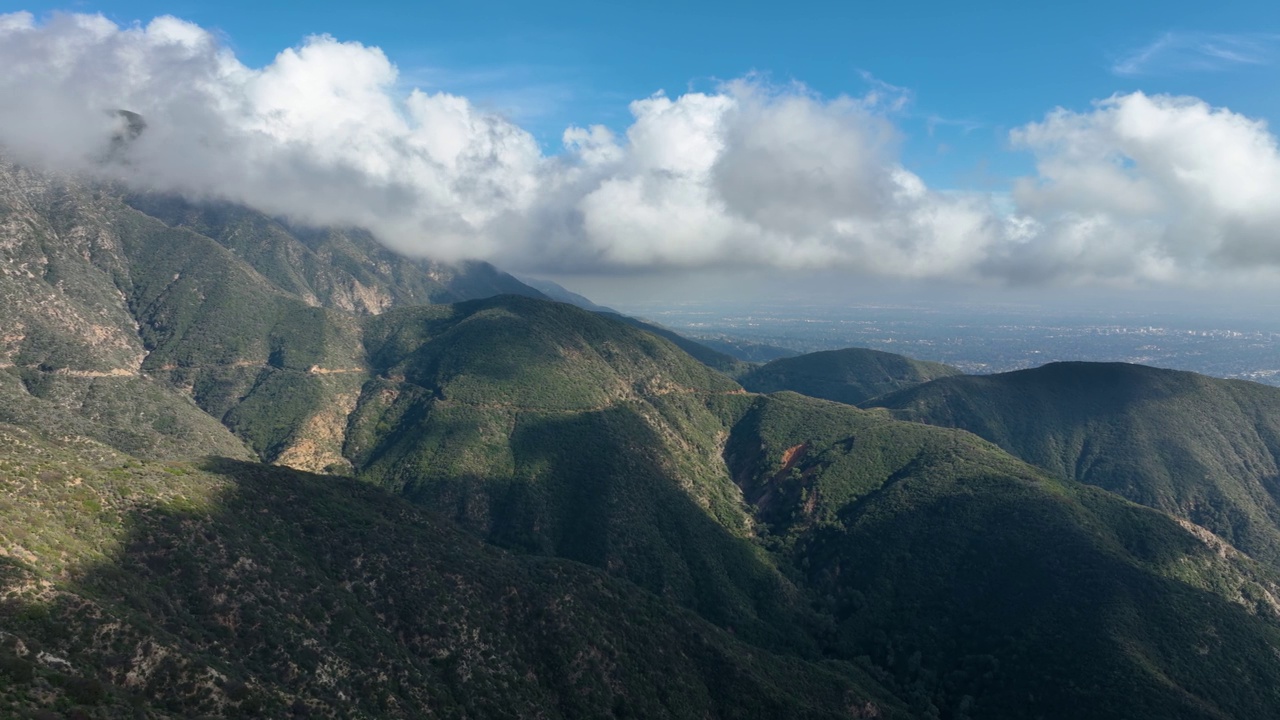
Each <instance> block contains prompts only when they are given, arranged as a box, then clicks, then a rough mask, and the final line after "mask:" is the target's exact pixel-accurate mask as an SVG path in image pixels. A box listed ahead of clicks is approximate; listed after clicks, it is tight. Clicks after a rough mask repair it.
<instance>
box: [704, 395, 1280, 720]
mask: <svg viewBox="0 0 1280 720" xmlns="http://www.w3.org/2000/svg"><path fill="white" fill-rule="evenodd" d="M729 400H732V398H730V399H729ZM744 401H745V402H749V407H748V408H747V410H746V412H745V413H744V414H743V415H742V416H741V419H740V420H739V421H738V422H737V423H736V425H735V427H734V429H733V432H732V435H731V436H730V438H729V440H728V443H727V447H726V458H727V460H728V462H729V465H730V467H731V469H732V470H733V472H734V476H735V478H737V480H738V482H739V483H740V484H741V485H742V487H743V489H744V493H745V494H746V496H747V498H748V499H749V500H751V501H752V502H753V504H754V505H755V507H756V508H757V509H758V515H759V517H760V519H761V521H762V523H764V528H765V529H767V533H764V534H763V537H764V538H765V542H766V544H767V545H769V546H770V547H772V548H774V551H775V553H777V555H778V556H779V557H780V558H783V559H785V561H786V562H788V563H789V564H790V566H791V567H792V568H794V572H795V573H796V577H797V582H798V584H800V585H801V586H802V587H805V588H806V589H807V590H808V591H809V592H810V593H812V597H813V598H814V602H815V603H816V606H817V607H819V608H821V609H822V611H823V613H824V614H825V615H827V616H828V617H830V619H831V621H832V622H833V623H834V625H833V626H832V627H831V628H830V629H829V634H828V635H827V638H828V643H829V652H832V653H836V654H838V655H840V656H843V657H850V658H860V660H859V662H862V663H864V664H866V666H868V667H872V668H874V669H875V671H876V672H878V673H881V674H880V675H878V677H880V678H881V679H882V681H883V682H885V683H886V684H888V685H889V686H890V687H891V688H892V689H894V690H895V691H896V692H898V693H899V695H900V697H902V698H903V699H904V700H905V701H907V702H908V703H909V704H910V706H911V708H912V710H913V711H914V712H916V713H917V714H918V716H919V717H942V718H951V719H957V720H958V719H960V718H1026V717H1041V718H1061V719H1062V720H1070V719H1073V718H1083V717H1087V718H1115V719H1116V720H1122V719H1123V720H1133V719H1134V718H1152V719H1153V720H1154V719H1155V718H1169V717H1179V718H1206V719H1207V718H1248V717H1260V716H1265V715H1268V714H1273V713H1275V712H1277V711H1278V709H1280V689H1277V687H1276V686H1275V684H1274V683H1275V682H1276V681H1277V679H1280V665H1278V664H1277V663H1276V661H1275V657H1276V651H1277V648H1280V644H1278V643H1280V632H1278V626H1277V617H1278V616H1280V615H1278V613H1280V603H1278V602H1277V600H1276V597H1277V594H1278V591H1280V588H1277V585H1276V580H1275V574H1274V573H1273V572H1272V571H1271V570H1269V569H1267V568H1265V567H1263V566H1260V565H1258V564H1257V563H1255V562H1253V561H1252V560H1250V559H1249V558H1247V557H1245V556H1243V555H1241V554H1239V553H1236V552H1234V551H1232V550H1230V549H1227V548H1225V547H1224V546H1223V545H1222V544H1221V542H1220V541H1217V540H1216V538H1213V537H1212V536H1209V535H1208V534H1207V533H1203V532H1202V531H1198V532H1199V534H1197V531H1196V529H1195V528H1185V527H1184V526H1183V525H1180V524H1179V523H1178V522H1177V521H1175V520H1174V519H1173V518H1170V517H1168V516H1166V515H1163V514H1161V513H1159V512H1157V511H1154V510H1150V509H1147V508H1143V507H1140V506H1137V505H1134V504H1132V503H1129V502H1127V501H1125V500H1122V499H1120V498H1118V497H1116V496H1115V495H1112V494H1110V493H1106V492H1104V491H1102V490H1098V489H1096V488H1090V487H1087V486H1083V485H1079V484H1076V483H1073V482H1071V481H1058V480H1053V479H1050V478H1048V477H1047V476H1045V475H1043V474H1042V473H1040V472H1039V471H1037V470H1034V469H1032V468H1030V467H1029V466H1027V465H1025V464H1022V463H1020V462H1018V461H1016V460H1014V459H1012V458H1010V457H1009V456H1008V455H1006V454H1005V453H1003V452H1001V451H1000V450H999V449H997V448H995V447H994V446H992V445H989V444H987V443H985V442H983V441H981V440H979V439H978V438H976V437H974V436H973V435H970V434H968V433H964V432H960V431H954V430H943V429H938V428H930V427H927V426H924V425H919V424H915V423H903V422H893V421H890V420H888V419H887V418H886V417H885V416H884V415H883V414H876V413H868V412H864V411H859V410H857V409H855V408H851V407H848V406H843V405H838V404H834V403H828V402H822V401H817V400H811V399H808V398H803V397H801V396H798V395H794V394H789V393H781V394H778V395H773V396H769V397H765V398H755V399H750V398H747V399H744ZM881 413H882V411H881Z"/></svg>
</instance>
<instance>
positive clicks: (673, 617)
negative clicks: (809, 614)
mask: <svg viewBox="0 0 1280 720" xmlns="http://www.w3.org/2000/svg"><path fill="white" fill-rule="evenodd" d="M0 498H3V501H2V503H0V550H2V551H3V552H2V553H0V628H3V633H2V634H0V715H3V716H4V717H15V718H16V717H41V718H43V717H59V718H61V717H89V718H135V717H162V718H185V717H196V716H200V717H245V718H249V717H303V716H306V717H380V718H381V717H385V718H416V717H425V716H447V717H453V716H467V717H531V716H538V717H547V718H600V717H618V718H622V717H672V718H681V717H684V718H702V717H781V716H786V717H803V718H843V717H850V715H849V712H850V708H855V709H861V710H862V711H865V712H864V713H863V715H861V716H862V717H884V718H891V717H906V716H905V715H904V714H901V713H899V712H898V711H897V710H896V708H897V704H896V702H895V701H894V700H893V699H892V698H890V697H887V696H885V694H884V693H883V691H878V690H876V685H875V683H874V682H872V681H869V680H867V679H865V678H864V677H861V676H860V675H859V673H857V672H856V671H852V670H850V669H848V668H843V669H841V668H828V667H824V666H823V665H821V664H815V663H812V662H805V661H802V660H799V659H796V658H794V657H780V656H774V655H770V654H768V653H766V652H763V651H761V650H758V649H756V648H752V647H750V646H748V645H746V644H744V643H742V642H741V641H739V640H737V639H735V638H733V636H732V635H731V634H729V633H727V632H725V631H722V630H719V629H716V628H714V627H713V626H711V625H709V624H708V623H707V622H706V621H703V620H700V619H699V618H697V617H696V616H695V615H693V614H691V613H688V612H686V611H681V610H679V609H678V608H676V607H675V606H673V605H671V604H670V603H668V602H665V601H663V600H661V599H659V598H657V597H655V596H652V595H649V594H647V593H644V592H642V591H640V590H638V589H637V588H635V587H634V586H632V585H630V584H628V583H625V582H619V581H616V580H613V579H610V578H609V577H608V576H606V575H605V574H603V573H601V572H599V571H595V570H591V569H589V568H587V567H585V566H583V565H580V564H577V563H571V562H564V561H556V560H548V559H537V558H528V559H522V558H520V557H518V556H514V555H511V554H509V553H507V552H504V551H502V550H498V549H496V548H493V547H492V546H489V545H486V544H484V543H482V542H481V541H479V540H476V539H474V538H473V537H471V536H469V535H468V534H466V533H464V532H461V531H459V530H458V529H456V528H455V527H453V525H452V524H451V523H450V522H449V521H447V520H445V519H443V518H441V517H440V516H438V515H435V514H432V513H428V512H424V511H422V510H420V509H418V508H415V507H414V506H412V505H410V504H408V503H406V502H405V501H403V500H400V499H398V498H396V497H393V496H391V495H389V494H387V493H385V492H382V491H380V490H378V489H376V488H374V487H371V486H370V485H368V484H363V483H357V482H353V481H350V480H344V479H340V478H333V477H326V476H317V475H308V474H306V473H299V472H296V471H291V470H287V469H282V468H274V467H270V466H263V465H257V464H252V463H245V462H238V461H231V460H210V461H207V462H205V463H203V464H202V465H200V466H198V467H197V466H192V465H189V464H184V463H165V464H153V463H144V462H138V461H136V460H134V459H132V458H130V457H128V456H123V455H120V454H117V453H115V452H113V451H111V450H110V449H109V448H106V447H105V446H101V445H97V444H95V443H92V442H83V441H81V442H72V443H63V442H53V441H49V440H47V439H43V438H40V437H38V436H36V435H34V434H32V433H30V432H27V431H24V430H20V429H17V428H13V427H10V426H0ZM38 709H44V710H47V711H51V712H55V713H56V715H28V714H27V713H28V712H33V711H36V710H38ZM858 716H859V715H854V717H858Z"/></svg>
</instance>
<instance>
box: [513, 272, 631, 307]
mask: <svg viewBox="0 0 1280 720" xmlns="http://www.w3.org/2000/svg"><path fill="white" fill-rule="evenodd" d="M520 282H522V283H524V284H525V285H528V286H529V287H531V288H533V289H534V290H537V291H538V292H540V293H542V294H543V295H546V296H547V297H549V298H551V299H552V300H555V301H556V302H562V303H569V304H570V305H576V306H578V307H580V308H582V309H583V310H590V311H591V312H601V313H613V314H614V315H617V314H619V313H618V311H617V310H614V309H613V308H611V307H605V306H604V305H599V304H597V303H594V302H592V301H591V299H590V298H588V297H586V296H583V295H579V294H578V293H576V292H574V291H572V290H570V289H568V288H566V287H564V286H563V285H561V284H559V283H554V282H551V281H550V280H541V279H538V278H530V277H521V278H520Z"/></svg>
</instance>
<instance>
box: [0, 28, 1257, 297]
mask: <svg viewBox="0 0 1280 720" xmlns="http://www.w3.org/2000/svg"><path fill="white" fill-rule="evenodd" d="M0 66H3V67H5V68H6V72H5V73H3V74H0V145H3V146H4V147H5V148H6V149H7V151H8V152H9V153H12V154H14V155H15V156H16V157H17V158H18V159H20V160H22V161H24V162H31V163H41V164H46V165H52V166H54V167H57V168H61V169H65V170H68V171H88V172H94V173H98V174H101V175H104V176H108V177H113V178H116V179H119V180H122V181H124V182H126V183H128V184H129V185H131V186H135V187H139V188H145V189H155V190H170V191H177V192H181V193H183V194H186V195H188V196H191V197H195V198H218V199H226V200H231V201H235V202H241V203H246V204H249V205H252V206H254V207H257V208H258V209H261V210H263V211H266V212H270V213H274V214H279V215H283V216H287V217H289V218H291V219H293V220H295V221H300V222H307V223H314V224H351V225H359V226H364V227H367V228H369V229H370V230H372V231H373V232H374V233H375V234H376V235H378V237H380V238H381V239H383V241H385V242H386V243H387V244H388V245H390V246H392V247H394V248H396V249H398V250H401V251H405V252H409V253H414V254H419V255H429V256H432V257H435V258H439V259H444V260H456V259H461V258H480V259H489V260H495V261H498V262H500V263H502V264H503V265H504V266H506V267H510V268H513V269H524V270H539V269H542V270H553V271H557V272H561V273H564V272H574V271H580V272H630V271H641V270H645V271H654V270H657V271H661V270H665V269H676V268H679V269H690V268H692V269H697V268H712V267H715V268H724V267H734V266H742V267H779V268H799V269H804V268H823V269H832V268H844V269H847V270H849V271H851V272H855V273H860V274H864V275H871V276H882V277H903V278H925V279H930V278H939V279H947V280H961V281H965V280H968V281H974V282H992V283H1058V284H1089V283H1106V284H1116V285H1125V284H1133V283H1147V282H1157V283H1183V282H1214V281H1220V280H1222V279H1223V278H1225V277H1230V278H1232V279H1242V278H1249V277H1252V278H1262V277H1270V276H1271V275H1272V274H1280V273H1277V271H1278V270H1280V234H1278V233H1277V232H1276V228H1280V222H1277V221H1280V204H1277V203H1275V202H1274V200H1272V198H1275V197H1278V196H1280V153H1278V152H1277V147H1276V138H1275V136H1274V135H1273V134H1272V133H1271V132H1270V131H1269V130H1268V128H1267V127H1266V126H1265V124H1264V123H1262V122H1259V121H1256V120H1252V119H1249V118H1247V117H1243V116H1241V115H1238V114H1235V113H1232V112H1231V111H1229V110H1226V109H1221V108H1213V107H1210V106H1209V105H1207V104H1206V103H1204V102H1202V101H1200V100H1197V99H1195V98H1186V97H1169V96H1147V95H1144V94H1142V93H1133V94H1130V95H1122V96H1115V97H1111V98H1109V99H1106V100H1102V101H1100V102H1097V103H1095V105H1094V106H1093V107H1092V108H1091V109H1090V110H1088V111H1086V112H1072V111H1068V110H1062V109H1058V110H1054V111H1052V112H1050V113H1049V114H1048V115H1047V116H1046V117H1045V118H1044V119H1043V120H1042V121H1040V122H1035V123H1031V124H1028V125H1025V126H1023V127H1020V128H1017V129H1015V130H1013V131H1012V132H1011V133H1010V138H1009V139H1010V144H1011V146H1012V148H1013V149H1014V150H1017V151H1021V152H1028V153H1030V154H1031V155H1032V156H1033V157H1034V158H1035V159H1036V174H1035V175H1034V176H1033V177H1026V178H1020V179H1017V180H1016V182H1015V183H1014V187H1013V192H1012V193H1011V195H1010V196H1008V197H1006V196H1003V195H1001V196H994V195H992V194H990V193H984V192H972V191H963V190H960V191H957V190H939V189H933V188H929V187H927V186H926V184H925V183H924V182H923V181H922V180H921V178H920V177H918V176H917V175H915V174H913V173H912V172H910V171H909V170H907V169H906V168H905V167H903V164H902V161H901V159H900V152H899V144H900V143H901V141H902V138H901V137H900V135H899V131H898V130H897V129H896V127H895V124H894V120H893V118H894V113H895V112H896V110H897V109H898V108H897V103H896V102H893V101H892V99H890V101H886V100H885V98H884V97H882V94H880V93H873V94H872V95H868V96H866V97H862V98H854V97H839V98H834V99H831V98H824V97H821V96H819V95H817V94H815V93H813V92H811V91H810V90H808V89H807V88H805V87H804V86H801V85H798V84H791V85H782V86H779V85H774V84H770V83H768V82H766V81H763V80H761V79H759V78H754V77H747V78H743V79H739V80H735V81H731V82H726V83H723V84H722V85H720V86H719V87H718V88H717V89H716V90H715V91H714V92H710V93H695V92H690V93H686V94H683V95H680V96H678V97H668V96H666V95H663V94H657V95H654V96H651V97H648V98H643V99H640V100H636V101H634V102H633V103H631V105H630V110H631V113H632V116H633V120H632V123H631V125H630V126H629V127H627V128H626V130H625V132H624V133H622V134H616V133H614V132H612V131H610V130H609V129H606V128H604V127H601V126H593V127H571V128H569V129H567V130H566V131H565V133H564V138H563V140H564V148H563V150H562V151H560V152H557V153H551V154H548V153H545V152H543V150H542V149H541V148H540V147H539V146H538V144H537V142H535V140H534V139H533V137H532V136H531V135H530V134H529V133H528V132H526V131H525V130H523V129H522V128H520V127H519V126H517V125H516V124H514V123H512V122H510V121H509V120H507V119H504V118H503V117H500V116H497V115H494V114H491V113H487V112H484V111H482V110H480V109H478V108H477V107H476V106H475V105H473V104H472V103H470V102H469V101H468V100H467V99H466V98H464V97H459V96H456V95H451V94H448V93H443V92H423V91H421V90H414V91H412V92H410V93H408V94H407V95H406V94H404V93H403V92H401V91H400V90H399V89H398V88H397V69H396V67H395V66H394V65H393V64H392V62H391V61H390V60H389V59H388V58H387V57H386V56H385V55H384V54H383V53H382V51H380V50H379V49H377V48H373V47H367V46H363V45H360V44H357V43H344V42H340V41H338V40H336V39H334V38H331V37H328V36H314V37H310V38H307V39H306V40H305V41H303V43H302V44H301V45H299V46H298V47H295V48H290V49H287V50H284V51H282V52H281V53H280V54H279V55H278V56H277V57H276V58H275V60H274V61H273V62H272V63H271V64H269V65H267V66H266V67H263V68H250V67H247V66H245V65H244V64H243V63H241V62H240V61H239V60H238V59H237V58H236V57H235V55H234V53H233V52H232V51H231V50H229V49H228V48H227V47H226V46H225V45H223V44H222V43H220V42H219V40H218V38H217V37H216V36H215V35H214V34H213V33H211V32H209V31H207V30H205V29H203V28H201V27H198V26H196V25H193V24H191V23H188V22H185V21H182V20H179V19H176V18H172V17H162V18H157V19H156V20H154V21H152V22H150V23H148V24H146V25H142V26H124V27H121V26H118V25H116V24H115V23H113V22H111V21H109V20H107V19H105V18H103V17H101V16H92V15H72V14H60V15H54V16H51V17H50V18H49V19H47V20H45V21H37V20H36V19H35V18H34V17H33V16H31V15H30V14H25V13H17V14H10V15H0ZM117 110H128V111H131V112H134V113H138V114H139V115H140V116H142V118H143V119H144V120H145V123H146V127H145V129H144V130H143V131H142V132H140V133H133V132H130V129H129V127H128V118H127V117H126V116H122V115H121V114H120V113H118V112H116V111H117ZM135 130H136V128H135ZM134 134H136V137H132V135H134ZM113 138H114V141H113Z"/></svg>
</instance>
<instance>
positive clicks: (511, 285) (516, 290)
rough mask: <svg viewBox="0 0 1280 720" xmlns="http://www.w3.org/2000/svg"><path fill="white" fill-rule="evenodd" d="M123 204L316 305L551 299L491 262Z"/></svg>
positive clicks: (231, 210) (236, 210) (179, 208)
mask: <svg viewBox="0 0 1280 720" xmlns="http://www.w3.org/2000/svg"><path fill="white" fill-rule="evenodd" d="M124 200H125V202H127V203H128V204H129V205H130V206H131V207H133V208H134V209H136V210H139V211H141V212H142V213H143V214H146V215H148V216H150V217H154V218H156V219H158V220H160V221H162V222H164V223H165V224H166V225H168V226H170V227H174V228H185V229H188V230H192V231H194V232H196V233H198V234H200V235H204V236H206V237H209V238H212V239H213V240H215V241H217V242H218V243H220V244H221V245H223V246H225V247H226V248H227V249H229V250H231V251H232V252H233V253H235V254H236V256H237V257H238V258H241V259H243V260H244V261H245V262H246V263H248V264H249V265H250V266H251V267H253V268H254V269H255V270H257V271H258V272H259V273H261V274H262V275H263V276H264V277H266V278H267V279H269V280H270V281H271V283H272V284H273V285H274V286H275V287H276V288H278V289H280V290H283V291H284V292H286V293H290V294H292V295H295V296H297V297H299V298H301V299H302V300H303V301H304V302H306V303H307V304H309V305H323V306H325V307H329V308H335V309H339V310H345V311H347V312H355V313H372V314H376V313H379V312H382V311H383V310H386V309H388V308H391V307H395V306H401V305H425V304H428V303H450V302H458V301H460V300H473V299H478V298H485V297H490V296H493V295H503V294H514V295H527V296H529V297H546V296H545V295H543V294H542V293H541V292H539V291H538V290H535V289H534V288H532V287H530V286H528V285H526V284H524V283H522V282H520V281H519V280H517V279H516V278H515V277H513V276H511V275H508V274H507V273H504V272H501V271H499V270H497V269H496V268H494V267H493V266H492V265H490V264H488V263H482V262H472V263H462V264H460V265H446V264H444V263H439V262H434V261H431V260H413V259H410V258H406V257H404V256H401V255H397V254H395V253H393V252H391V251H390V250H387V249H386V248H385V247H383V246H382V245H380V244H379V243H378V242H377V241H376V240H374V238H373V236H372V235H370V234H369V233H368V232H367V231H364V230H359V229H355V228H307V227H301V226H298V227H294V226H289V225H286V224H285V223H284V222H283V221H280V220H276V219H273V218H270V217H267V216H266V215H263V214H262V213H259V212H256V211H254V210H251V209H249V208H246V207H244V206H241V205H232V204H229V203H218V202H206V203H199V204H195V203H191V202H189V201H187V200H184V199H183V198H181V197H178V196H174V195H157V194H145V195H139V194H135V195H128V196H126V197H125V198H124Z"/></svg>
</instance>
